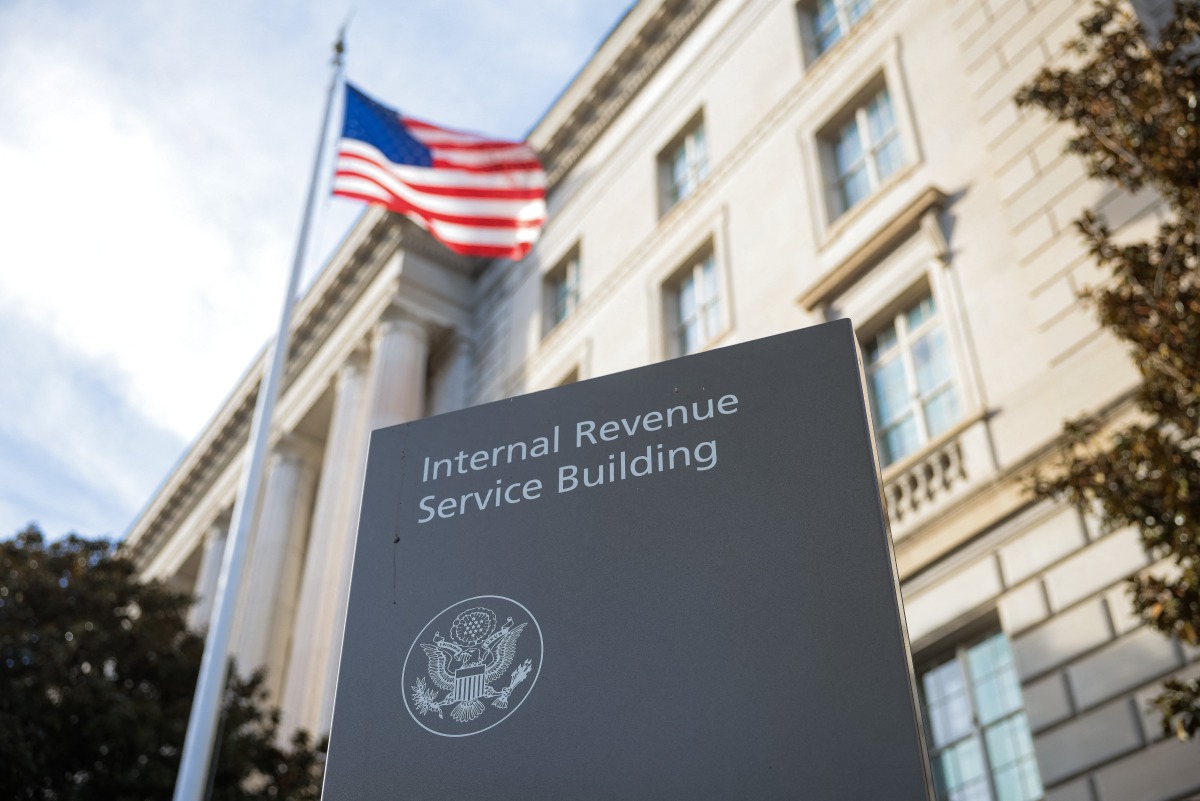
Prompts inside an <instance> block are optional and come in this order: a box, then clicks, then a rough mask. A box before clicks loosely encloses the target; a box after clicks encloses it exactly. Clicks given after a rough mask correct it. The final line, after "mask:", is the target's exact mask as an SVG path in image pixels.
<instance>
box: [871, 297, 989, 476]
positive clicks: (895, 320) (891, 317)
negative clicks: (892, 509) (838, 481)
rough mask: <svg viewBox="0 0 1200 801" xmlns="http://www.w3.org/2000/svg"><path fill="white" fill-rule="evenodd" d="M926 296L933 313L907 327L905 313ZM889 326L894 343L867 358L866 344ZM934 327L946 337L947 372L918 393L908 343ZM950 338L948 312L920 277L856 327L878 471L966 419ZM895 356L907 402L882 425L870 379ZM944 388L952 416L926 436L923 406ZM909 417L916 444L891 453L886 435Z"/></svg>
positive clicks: (917, 384) (937, 437)
mask: <svg viewBox="0 0 1200 801" xmlns="http://www.w3.org/2000/svg"><path fill="white" fill-rule="evenodd" d="M926 298H928V299H929V300H930V301H932V303H933V307H934V311H933V314H932V315H930V316H929V317H928V318H926V319H925V320H922V321H921V322H920V323H919V324H918V326H917V328H916V329H915V330H909V321H908V314H909V312H910V311H911V310H912V309H914V308H916V307H917V306H918V305H920V304H921V303H922V302H923V301H924V300H925V299H926ZM889 327H890V328H892V329H893V330H894V331H895V335H896V342H895V344H894V345H892V346H891V348H889V349H888V350H887V351H886V352H885V353H884V354H883V358H882V359H877V360H875V361H871V360H870V357H869V346H870V344H871V343H872V342H873V341H874V340H875V339H876V338H877V337H878V336H879V335H880V334H881V333H883V332H884V331H886V330H887V329H888V328H889ZM939 328H940V330H941V335H942V337H943V338H944V340H945V343H944V346H945V347H944V355H945V358H946V367H947V368H948V373H949V375H948V377H947V378H946V379H945V380H944V381H943V382H941V383H939V384H938V385H937V386H935V387H934V388H933V389H931V390H929V391H928V392H927V393H922V392H921V388H920V384H919V383H918V381H917V368H916V360H915V357H914V356H913V348H912V346H913V345H914V344H915V343H916V342H918V341H920V340H921V339H922V338H923V337H925V336H927V335H928V334H930V333H932V332H933V331H934V330H935V329H939ZM952 339H953V329H952V328H951V320H950V315H949V314H948V313H947V309H946V308H945V306H944V305H943V304H942V302H941V301H940V299H939V298H938V293H936V292H934V288H933V287H932V286H931V285H930V284H929V282H928V281H919V282H917V283H916V284H914V285H913V286H911V287H910V288H909V289H908V290H907V291H905V292H903V293H901V294H900V295H898V296H897V297H896V298H895V299H894V300H893V301H892V302H891V303H890V304H888V306H887V307H885V309H884V310H882V311H881V312H880V313H879V314H877V315H876V316H875V317H874V318H873V319H872V320H871V322H870V323H869V324H868V325H867V326H866V327H864V328H863V329H862V330H861V331H860V333H859V342H860V346H861V348H862V351H863V356H862V358H863V375H864V378H865V379H866V384H867V397H868V399H869V402H870V407H871V418H872V420H871V422H872V425H873V428H874V434H875V446H876V448H877V450H878V452H879V458H880V468H881V469H886V468H888V467H890V466H892V465H894V464H898V463H900V462H903V461H904V460H905V459H907V458H908V457H910V456H913V455H914V454H918V453H921V452H922V451H924V450H925V449H926V448H927V447H929V445H930V444H931V443H933V442H936V441H937V440H938V439H939V438H940V437H941V436H942V435H944V434H945V433H946V432H947V431H951V430H953V429H954V427H955V425H957V424H958V423H960V422H961V421H962V420H964V419H965V417H966V415H965V411H966V404H965V403H964V395H965V393H964V391H963V387H962V379H961V377H960V375H959V369H958V358H957V353H956V352H955V347H954V343H953V341H952ZM897 359H899V360H900V363H901V366H902V370H903V373H904V382H905V390H906V392H907V397H906V400H907V401H908V408H909V411H908V412H907V414H906V415H905V416H904V417H902V418H898V419H897V420H894V421H892V422H891V423H885V421H884V420H883V419H882V418H880V417H879V414H878V409H879V401H878V399H877V398H876V393H875V390H874V384H873V382H872V377H873V375H874V373H875V372H876V371H877V369H878V368H879V367H880V366H881V365H882V366H886V365H888V364H890V363H892V362H894V361H895V360H897ZM947 389H949V391H950V392H953V393H954V402H955V405H956V407H957V413H956V415H955V417H954V420H953V421H952V422H951V423H950V424H949V425H948V426H946V427H945V428H943V429H942V430H941V431H939V432H937V433H936V434H932V435H931V434H930V432H929V421H928V420H927V419H926V409H925V404H926V403H928V402H930V401H932V400H934V399H936V398H937V397H939V396H940V395H942V394H943V393H944V392H945V391H946V390H947ZM909 417H911V418H912V419H913V420H914V421H915V422H916V427H917V444H916V446H915V447H914V448H913V449H912V450H910V451H908V452H906V453H902V454H897V455H893V454H890V453H889V451H888V448H887V445H886V439H885V435H886V433H887V432H888V431H890V430H892V429H893V428H895V427H896V426H898V425H899V424H901V423H902V422H903V421H904V420H906V419H908V418H909Z"/></svg>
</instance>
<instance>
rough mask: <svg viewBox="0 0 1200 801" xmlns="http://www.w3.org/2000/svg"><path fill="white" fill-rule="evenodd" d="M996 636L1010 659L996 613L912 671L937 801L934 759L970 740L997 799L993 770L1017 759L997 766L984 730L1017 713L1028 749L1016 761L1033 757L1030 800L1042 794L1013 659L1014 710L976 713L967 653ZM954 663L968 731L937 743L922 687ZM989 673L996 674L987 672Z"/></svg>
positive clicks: (1007, 639)
mask: <svg viewBox="0 0 1200 801" xmlns="http://www.w3.org/2000/svg"><path fill="white" fill-rule="evenodd" d="M997 636H1003V637H1004V640H1005V642H1006V644H1007V647H1008V650H1009V655H1010V658H1011V657H1013V653H1012V638H1011V637H1009V635H1008V632H1006V631H1004V629H1003V628H1002V627H1001V626H1000V625H999V623H998V621H997V620H996V618H995V615H988V616H985V620H981V621H976V624H975V625H973V626H970V627H969V628H968V629H967V631H966V632H965V636H960V637H957V638H956V639H955V640H954V641H952V642H951V643H948V644H946V645H944V646H943V647H941V648H939V649H937V650H936V651H935V652H933V653H931V654H929V655H928V656H927V657H926V658H924V659H921V660H920V661H919V662H918V669H917V670H915V671H914V677H915V679H916V685H917V695H918V700H919V702H920V710H921V724H922V727H923V729H924V731H925V747H926V750H927V752H928V754H929V766H930V770H931V773H932V775H931V778H932V779H933V780H934V791H935V795H936V798H937V799H938V801H941V800H942V798H943V796H942V794H941V793H940V792H939V790H940V788H939V787H938V782H937V759H938V757H939V756H941V755H942V754H944V753H946V752H948V751H950V750H951V749H953V748H956V747H957V746H959V745H962V744H963V743H966V742H968V741H969V740H974V741H975V742H976V743H977V744H978V747H979V751H980V755H981V759H982V764H983V768H984V778H985V781H984V788H985V790H986V792H987V797H988V799H989V800H990V801H995V800H996V798H997V790H996V770H997V768H1004V767H1007V766H1008V765H1012V764H1016V762H1009V763H1005V765H996V764H995V760H994V757H993V754H992V751H991V749H990V747H989V745H988V740H987V732H988V731H989V730H992V729H995V728H997V727H999V726H1001V725H1002V724H1005V723H1007V722H1009V721H1013V720H1015V719H1016V718H1017V717H1019V716H1025V717H1026V724H1025V733H1026V735H1027V736H1028V738H1029V740H1030V751H1029V753H1028V754H1024V755H1022V756H1021V757H1020V758H1019V759H1018V760H1017V761H1020V760H1023V759H1025V758H1027V757H1028V758H1030V759H1031V760H1032V764H1033V767H1034V769H1035V771H1037V779H1038V783H1039V784H1040V785H1041V787H1040V792H1039V793H1036V794H1035V795H1034V797H1033V798H1031V799H1029V801H1035V800H1036V799H1041V798H1044V797H1045V785H1044V783H1043V782H1042V780H1041V769H1040V766H1039V765H1038V762H1037V757H1036V754H1035V752H1034V751H1033V748H1032V735H1033V732H1032V729H1031V728H1030V727H1029V724H1028V717H1027V710H1026V707H1025V693H1024V691H1023V689H1022V686H1021V681H1020V676H1019V674H1017V672H1016V666H1015V661H1014V663H1013V667H1012V678H1013V680H1014V681H1015V682H1016V688H1017V694H1018V696H1019V698H1020V704H1019V705H1018V706H1016V707H1015V708H1013V709H1009V710H1007V711H1005V712H1003V713H1002V714H1000V715H998V716H997V717H996V718H995V719H993V720H990V721H988V722H986V723H985V722H983V721H982V720H981V717H980V713H979V701H978V699H977V697H976V693H977V684H976V677H975V676H974V674H973V672H972V667H971V664H970V659H969V656H968V655H969V653H970V652H971V650H972V649H974V648H976V647H978V646H980V645H983V644H984V643H986V642H988V641H990V640H992V639H994V638H995V637H997ZM952 662H953V663H956V664H957V665H958V668H959V675H960V676H961V677H962V678H963V681H964V688H965V697H966V703H967V707H968V709H969V710H970V716H971V717H970V725H969V727H968V729H967V731H966V732H965V733H964V734H963V735H962V736H960V737H958V738H956V739H954V740H951V741H949V742H947V743H944V744H942V745H941V746H938V745H937V744H936V743H935V742H934V732H933V726H932V723H931V718H930V704H929V699H928V693H927V690H926V687H925V677H926V676H928V675H929V674H930V673H933V672H934V671H935V670H938V669H940V668H942V667H944V666H945V665H948V664H950V663H952ZM989 675H995V674H994V673H993V674H989Z"/></svg>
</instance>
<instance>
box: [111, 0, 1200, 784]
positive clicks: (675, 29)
mask: <svg viewBox="0 0 1200 801" xmlns="http://www.w3.org/2000/svg"><path fill="white" fill-rule="evenodd" d="M1087 7H1088V6H1087V5H1086V4H1084V3H1081V2H1075V1H1074V0H813V2H808V0H801V2H800V3H799V4H797V3H796V2H794V0H641V2H638V3H637V4H635V5H634V6H633V7H632V8H631V9H630V10H629V12H628V13H627V14H626V16H625V17H624V19H623V20H622V21H621V22H620V24H619V25H618V26H617V27H616V28H615V29H614V30H613V31H612V33H611V34H610V35H609V37H608V38H607V40H606V41H605V42H604V43H603V45H602V46H601V47H600V48H599V50H598V51H597V52H596V53H595V55H594V56H593V57H592V59H591V60H590V61H589V62H588V63H587V64H586V65H584V67H583V69H582V70H581V72H580V73H579V74H578V75H577V76H576V78H575V79H574V80H573V82H572V83H571V84H570V85H569V86H568V87H567V88H566V90H565V91H564V92H563V94H562V95H561V96H560V98H559V99H558V100H557V101H556V103H555V105H554V106H553V107H552V108H551V109H550V110H549V111H548V112H547V113H546V115H545V117H544V118H543V119H542V120H541V121H540V122H539V123H538V125H537V127H536V128H535V129H534V130H533V132H532V134H531V136H530V140H531V142H532V144H533V145H534V146H535V147H536V148H537V149H538V150H539V152H540V153H541V154H542V155H543V159H544V161H545V163H546V165H547V168H548V172H549V176H550V183H551V192H550V195H549V205H550V222H549V223H548V225H547V227H546V229H545V231H544V233H543V236H542V239H541V241H540V242H539V243H538V245H537V247H536V248H535V249H534V251H533V252H532V253H531V254H530V255H529V256H528V257H526V258H525V259H523V260H521V261H519V262H515V263H513V262H506V261H497V262H479V261H473V260H466V259H461V258H458V257H455V256H453V255H452V254H450V253H448V252H447V251H445V250H444V249H441V248H440V246H438V245H436V244H435V243H433V242H431V241H430V240H429V238H428V237H427V236H426V235H425V234H424V233H423V232H422V231H420V230H419V229H417V228H416V227H414V226H412V225H410V224H409V223H408V222H407V221H404V220H401V219H399V218H396V217H394V216H391V215H389V214H387V213H383V212H379V211H378V210H374V209H372V210H368V211H367V213H366V214H365V215H364V216H363V217H362V218H361V220H360V221H359V223H358V224H357V225H356V227H355V228H354V229H353V230H352V232H351V233H350V234H349V235H348V237H347V239H346V240H345V242H344V243H343V244H342V246H341V247H340V249H339V250H338V251H337V252H336V253H335V254H334V256H333V257H332V258H331V259H330V261H329V263H328V264H327V265H326V266H325V268H324V271H323V272H322V274H321V275H320V276H319V277H318V279H317V280H316V281H315V283H314V284H313V286H312V287H311V288H310V289H309V290H308V291H307V293H306V294H305V296H304V297H303V299H302V300H301V301H300V302H299V305H298V308H297V311H296V315H295V323H294V327H293V333H292V344H291V351H290V354H289V360H288V367H287V374H286V377H285V381H284V384H283V391H282V393H281V396H280V402H279V406H278V411H277V414H276V417H275V420H274V421H273V428H272V442H273V445H272V455H271V460H270V463H269V467H268V470H267V477H266V479H265V484H264V492H263V495H262V501H261V504H262V508H261V510H260V513H259V517H258V520H257V524H256V527H255V531H254V539H253V542H252V544H251V547H250V562H249V565H248V570H247V578H246V582H245V586H244V589H243V592H242V596H241V597H242V600H241V603H240V607H239V612H238V618H237V631H236V634H235V642H234V653H235V655H236V657H237V658H238V661H239V664H241V665H242V666H243V667H245V668H249V667H253V666H257V665H265V666H266V667H267V668H268V671H269V677H270V689H271V691H272V693H273V694H274V697H275V698H276V699H277V700H278V702H279V703H280V704H281V705H282V708H283V712H284V720H285V725H288V726H293V725H299V726H304V727H306V728H308V729H310V730H315V731H327V730H328V727H329V721H330V718H331V714H332V694H333V687H334V683H335V681H336V665H337V658H338V649H339V643H340V641H341V630H342V618H343V616H344V611H345V601H346V595H347V591H348V579H349V566H350V562H351V560H352V556H353V545H354V536H355V528H356V522H357V514H358V497H359V493H360V490H361V483H362V477H363V467H364V461H365V450H366V446H367V440H368V434H369V432H370V430H372V429H373V428H378V427H381V426H385V425H391V424H394V423H399V422H404V421H408V420H412V419H415V418H418V417H421V416H424V415H430V414H437V413H441V412H445V411H450V410H453V409H457V408H461V407H463V406H466V405H473V404H478V403H482V402H487V401H491V400H497V399H502V398H505V397H510V396H513V395H517V394H521V393H525V392H530V391H535V390H540V389H545V388H549V387H553V386H556V385H559V384H561V383H564V382H568V381H574V380H584V379H587V378H591V377H594V376H598V375H604V374H607V373H611V372H615V371H618V370H623V369H627V368H631V367H635V366H639V365H643V364H646V363H650V362H654V361H658V360H662V359H666V358H672V357H675V356H679V355H684V354H686V353H690V352H694V351H697V350H703V349H707V348H714V347H721V346H723V345H727V344H731V343H735V342H742V341H746V340H749V339H754V338H757V337H761V336H766V335H769V334H773V333H778V332H780V331H785V330H790V329H794V328H799V327H803V326H807V325H811V324H813V323H816V322H821V321H824V320H829V319H835V318H841V317H849V318H851V319H852V320H853V321H854V323H855V327H856V330H857V331H858V333H859V336H860V342H861V345H862V355H863V365H864V375H865V377H866V379H867V382H868V386H869V387H870V391H871V401H872V407H873V412H874V424H875V427H876V435H877V440H878V446H879V454H880V460H881V464H882V477H883V484H884V490H885V495H886V500H887V504H888V517H889V519H890V523H891V528H892V534H893V539H894V541H895V549H896V557H897V560H898V565H899V570H900V575H901V580H902V584H903V591H904V598H905V607H906V616H907V623H908V629H909V636H910V639H911V642H912V651H913V657H914V667H915V669H916V673H917V677H918V683H919V685H920V688H921V693H922V699H923V704H924V707H925V709H926V733H927V738H928V740H929V747H930V753H931V756H932V759H933V762H934V766H935V773H936V774H937V775H938V777H939V795H940V797H942V798H947V799H950V798H953V799H963V800H964V801H965V800H968V799H997V801H1012V800H1014V799H1015V800H1019V801H1028V800H1030V799H1040V798H1046V799H1053V800H1054V801H1173V800H1174V799H1182V798H1186V797H1189V796H1191V795H1195V794H1197V793H1200V751H1197V750H1196V749H1197V747H1196V745H1194V744H1181V743H1178V742H1175V741H1173V740H1164V739H1162V738H1161V736H1160V735H1159V731H1158V726H1157V722H1156V720H1155V718H1154V716H1153V715H1151V714H1149V713H1147V712H1146V710H1145V704H1146V699H1147V698H1148V697H1150V696H1151V695H1153V694H1154V692H1155V687H1156V685H1157V683H1158V682H1160V681H1161V679H1162V678H1163V677H1165V676H1168V675H1173V674H1177V673H1182V674H1192V675H1194V674H1195V673H1196V672H1200V663H1198V662H1197V660H1198V659H1200V652H1197V650H1196V649H1189V648H1185V647H1183V646H1182V645H1180V644H1179V643H1176V642H1172V641H1170V640H1167V639H1165V638H1163V637H1161V636H1160V635H1158V634H1156V633H1154V632H1152V631H1150V630H1148V629H1147V628H1145V627H1144V626H1141V625H1140V623H1139V621H1138V620H1137V619H1135V618H1134V617H1133V616H1132V615H1131V613H1130V605H1129V601H1128V598H1127V597H1126V596H1125V594H1124V591H1123V589H1122V582H1123V580H1124V579H1126V578H1127V577H1128V576H1130V575H1131V574H1133V573H1134V572H1136V571H1140V570H1144V569H1149V568H1151V567H1152V566H1151V565H1149V564H1148V563H1147V560H1146V556H1145V554H1144V553H1143V551H1142V549H1141V547H1140V544H1139V541H1138V538H1137V536H1136V533H1135V532H1132V531H1128V530H1125V531H1115V532H1106V531H1102V530H1100V529H1099V527H1098V526H1097V525H1096V523H1095V521H1094V520H1090V519H1087V518H1085V517H1083V516H1081V515H1080V514H1079V513H1077V512H1076V511H1075V510H1074V509H1071V508H1067V507H1063V506H1057V505H1053V504H1049V503H1045V502H1035V501H1034V500H1033V499H1031V497H1030V496H1029V494H1028V492H1027V485H1028V477H1029V476H1030V475H1031V473H1032V472H1033V471H1034V470H1036V469H1038V468H1039V467H1043V466H1046V465H1049V464H1050V463H1051V461H1052V460H1053V458H1054V455H1055V453H1056V452H1057V449H1058V447H1059V439H1058V438H1059V433H1060V431H1061V426H1062V422H1063V421H1064V420H1065V419H1068V418H1070V417H1073V416H1075V415H1077V414H1079V413H1081V412H1083V411H1097V410H1100V411H1104V412H1106V413H1108V414H1110V415H1112V416H1113V417H1114V419H1115V418H1118V417H1119V416H1120V415H1121V414H1123V413H1125V412H1127V411H1128V408H1129V399H1130V396H1131V391H1132V389H1133V387H1134V386H1135V382H1136V373H1135V371H1134V370H1133V368H1132V366H1131V365H1130V364H1129V363H1128V360H1127V358H1126V357H1125V355H1124V354H1123V352H1122V351H1121V349H1120V347H1119V346H1118V345H1117V344H1116V343H1115V342H1114V341H1113V340H1111V339H1110V338H1109V337H1107V336H1106V335H1105V334H1104V333H1103V332H1101V331H1100V330H1099V329H1098V328H1097V325H1096V323H1095V321H1094V319H1093V317H1092V315H1091V313H1090V312H1089V311H1088V309H1087V308H1085V307H1084V306H1082V305H1081V303H1080V301H1079V300H1078V299H1077V292H1078V290H1079V289H1081V288H1082V287H1084V286H1086V285H1088V284H1091V283H1095V282H1097V281H1100V280H1102V279H1103V276H1101V275H1100V274H1099V273H1098V272H1097V271H1096V268H1095V267H1094V265H1093V264H1092V263H1091V262H1090V261H1089V260H1088V258H1087V256H1086V253H1085V252H1084V250H1083V248H1082V247H1081V245H1080V242H1079V241H1078V239H1077V238H1076V236H1075V235H1074V234H1073V232H1072V229H1071V225H1070V223H1071V220H1072V219H1073V218H1075V217H1076V216H1077V215H1078V214H1079V212H1080V211H1081V210H1082V209H1083V208H1085V207H1095V208H1098V209H1099V210H1100V211H1101V213H1102V214H1104V215H1105V217H1106V218H1107V219H1108V220H1109V221H1110V223H1112V224H1113V225H1114V226H1117V227H1119V228H1120V229H1121V230H1123V231H1127V232H1129V233H1130V234H1136V233H1138V232H1139V230H1144V229H1146V228H1147V227H1148V226H1151V225H1153V223H1154V222H1155V220H1156V219H1157V215H1158V214H1159V213H1160V210H1159V209H1158V207H1157V206H1156V204H1155V201H1154V198H1153V197H1151V196H1149V195H1146V196H1132V197H1131V196H1128V195H1124V194H1121V193H1117V192H1114V191H1111V190H1109V189H1108V188H1107V187H1104V186H1102V185H1099V184H1096V183H1094V182H1090V181H1088V180H1087V179H1086V177H1085V175H1084V173H1083V170H1082V168H1081V165H1080V163H1079V162H1078V161H1077V160H1074V159H1072V158H1071V157H1068V156H1065V155H1063V153H1062V150H1063V145H1064V143H1065V141H1066V139H1067V136H1068V132H1067V131H1066V130H1064V129H1061V128H1056V127H1053V126H1051V125H1050V124H1049V123H1048V122H1047V121H1046V120H1045V119H1044V118H1043V117H1042V116H1040V115H1039V114H1037V113H1035V112H1030V113H1023V112H1021V111H1019V110H1018V109H1017V108H1016V107H1015V106H1014V104H1013V103H1012V101H1011V98H1012V95H1013V94H1014V92H1015V91H1016V89H1017V87H1018V86H1020V85H1021V84H1022V83H1023V82H1024V81H1026V80H1027V79H1029V78H1030V77H1031V76H1032V75H1033V74H1034V73H1035V72H1036V71H1037V70H1038V69H1039V68H1040V67H1041V66H1043V65H1045V64H1047V63H1050V62H1053V61H1054V60H1055V59H1057V58H1059V55H1060V52H1061V45H1062V43H1063V42H1064V41H1065V39H1066V38H1067V37H1069V36H1070V35H1071V34H1072V33H1073V31H1074V30H1075V26H1076V23H1077V20H1078V19H1079V18H1080V17H1081V16H1082V15H1083V14H1084V13H1086V11H1087ZM1152 10H1153V9H1141V8H1139V11H1141V12H1142V13H1149V11H1152ZM263 368H264V361H263V359H262V358H260V359H259V360H258V361H257V362H256V363H255V364H253V365H252V366H251V367H250V369H249V371H248V372H247V373H246V374H245V376H244V378H243V379H242V381H241V382H240V383H239V384H238V386H236V387H235V388H234V390H233V392H232V393H231V394H230V395H229V397H228V399H227V400H226V402H225V403H224V405H223V406H222V407H221V409H220V410H218V412H217V414H216V416H215V417H214V418H213V420H212V421H211V422H210V424H209V425H208V426H207V427H206V428H205V430H204V431H203V432H202V433H201V435H200V436H199V438H198V439H197V441H196V442H195V443H194V445H193V446H192V448H191V450H190V451H189V452H188V454H187V455H186V456H185V458H184V459H183V461H182V462H181V463H180V464H179V465H178V466H177V467H176V469H175V470H174V472H173V473H172V474H171V475H170V476H169V477H168V478H167V479H166V481H165V483H164V485H163V486H162V487H161V489H160V490H159V491H158V493H157V494H156V495H155V497H154V498H153V499H152V500H151V502H150V503H149V505H148V506H147V508H146V510H145V511H144V512H143V513H142V515H141V516H140V517H139V519H138V520H136V521H135V522H134V524H133V525H132V527H131V530H130V533H129V536H128V543H129V545H130V546H131V547H132V548H133V550H134V552H135V554H136V556H137V558H138V559H139V561H140V564H141V565H142V568H143V571H144V573H145V575H147V576H152V577H158V578H166V579H170V580H173V581H175V582H176V583H177V584H178V585H179V586H181V587H183V588H185V589H189V590H192V591H194V592H195V593H196V594H197V596H198V597H199V601H198V603H197V606H196V608H195V611H194V615H193V622H194V623H195V625H197V626H201V625H203V621H204V620H206V619H207V614H208V611H209V609H210V606H209V605H210V603H211V598H212V595H213V593H214V591H215V581H216V568H217V565H218V563H219V557H220V554H221V552H222V549H223V547H224V543H225V536H226V531H227V527H228V522H229V513H230V509H231V507H232V505H233V501H234V494H235V491H236V486H237V483H238V478H239V475H240V470H241V466H242V463H243V460H244V459H245V458H246V454H245V445H246V440H247V433H248V429H249V421H250V416H251V413H252V409H253V404H254V400H255V396H256V392H257V388H258V383H259V380H260V377H261V373H262V370H263ZM781 369H786V365H781ZM796 490H797V492H803V491H804V488H803V487H797V488H796ZM829 536H836V532H830V533H829ZM848 580H852V579H848ZM863 736H864V737H869V736H873V735H872V734H871V732H870V726H869V723H867V722H864V735H863Z"/></svg>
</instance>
